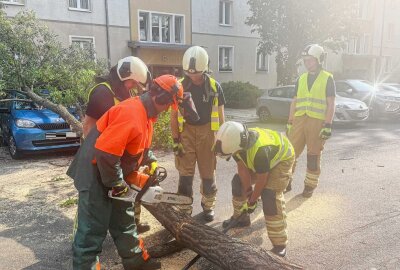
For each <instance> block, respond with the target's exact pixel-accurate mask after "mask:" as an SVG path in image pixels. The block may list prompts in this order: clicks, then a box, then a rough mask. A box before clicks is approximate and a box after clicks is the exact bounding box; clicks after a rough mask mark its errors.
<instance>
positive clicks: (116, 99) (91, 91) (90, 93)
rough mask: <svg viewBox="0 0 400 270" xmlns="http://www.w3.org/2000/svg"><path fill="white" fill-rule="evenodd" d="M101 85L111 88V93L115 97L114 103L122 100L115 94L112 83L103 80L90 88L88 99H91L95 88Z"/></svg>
mask: <svg viewBox="0 0 400 270" xmlns="http://www.w3.org/2000/svg"><path fill="white" fill-rule="evenodd" d="M99 85H104V86H105V87H107V89H108V90H110V92H111V94H112V95H113V97H114V105H117V104H118V103H120V102H121V101H120V100H119V99H118V98H117V97H116V96H115V93H114V91H113V90H112V89H111V85H110V84H109V83H108V82H102V83H99V84H96V85H95V86H93V87H92V88H91V89H90V90H89V94H88V100H89V99H90V96H91V95H92V93H93V90H94V89H95V88H96V87H97V86H99Z"/></svg>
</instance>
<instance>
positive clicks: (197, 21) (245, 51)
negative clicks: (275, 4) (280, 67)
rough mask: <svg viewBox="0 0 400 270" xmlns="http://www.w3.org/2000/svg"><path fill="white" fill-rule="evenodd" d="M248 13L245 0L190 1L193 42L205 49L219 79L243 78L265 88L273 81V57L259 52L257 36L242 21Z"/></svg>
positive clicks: (235, 79)
mask: <svg viewBox="0 0 400 270" xmlns="http://www.w3.org/2000/svg"><path fill="white" fill-rule="evenodd" d="M248 16H250V10H249V6H248V4H247V1H237V0H234V1H232V0H201V1H192V43H193V44H194V45H199V46H202V47H204V48H205V49H206V50H207V51H208V53H209V55H210V68H211V71H212V75H213V76H214V77H215V78H216V79H217V80H218V81H220V82H227V81H244V82H250V83H252V84H254V85H256V86H258V87H259V88H260V89H268V88H271V87H274V86H275V85H276V80H277V76H276V64H275V59H274V57H272V56H269V55H266V54H263V53H258V43H259V41H260V39H259V37H258V36H257V35H256V34H252V33H251V28H250V27H249V26H247V25H246V24H245V21H246V18H247V17H248Z"/></svg>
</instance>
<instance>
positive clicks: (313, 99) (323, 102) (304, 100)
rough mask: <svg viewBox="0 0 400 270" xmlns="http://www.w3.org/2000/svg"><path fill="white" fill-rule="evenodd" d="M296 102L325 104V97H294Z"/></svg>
mask: <svg viewBox="0 0 400 270" xmlns="http://www.w3.org/2000/svg"><path fill="white" fill-rule="evenodd" d="M296 102H298V103H301V102H313V103H318V104H322V105H326V100H325V99H317V98H298V99H296Z"/></svg>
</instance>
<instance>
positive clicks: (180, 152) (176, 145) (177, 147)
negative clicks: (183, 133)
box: [173, 139, 185, 157]
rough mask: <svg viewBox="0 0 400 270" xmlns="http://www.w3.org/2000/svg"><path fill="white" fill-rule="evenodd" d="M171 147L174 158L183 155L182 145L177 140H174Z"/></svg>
mask: <svg viewBox="0 0 400 270" xmlns="http://www.w3.org/2000/svg"><path fill="white" fill-rule="evenodd" d="M173 147H174V148H173V150H174V154H175V156H179V157H181V156H182V155H183V154H185V150H184V149H183V145H182V143H181V141H180V140H179V139H174V145H173Z"/></svg>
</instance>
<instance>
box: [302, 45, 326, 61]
mask: <svg viewBox="0 0 400 270" xmlns="http://www.w3.org/2000/svg"><path fill="white" fill-rule="evenodd" d="M301 55H302V56H303V57H305V56H312V57H314V58H316V59H317V60H318V63H319V64H322V62H323V61H324V60H325V51H324V48H322V47H321V46H320V45H318V44H311V45H308V46H307V47H306V48H305V49H304V51H303V53H302V54H301Z"/></svg>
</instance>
